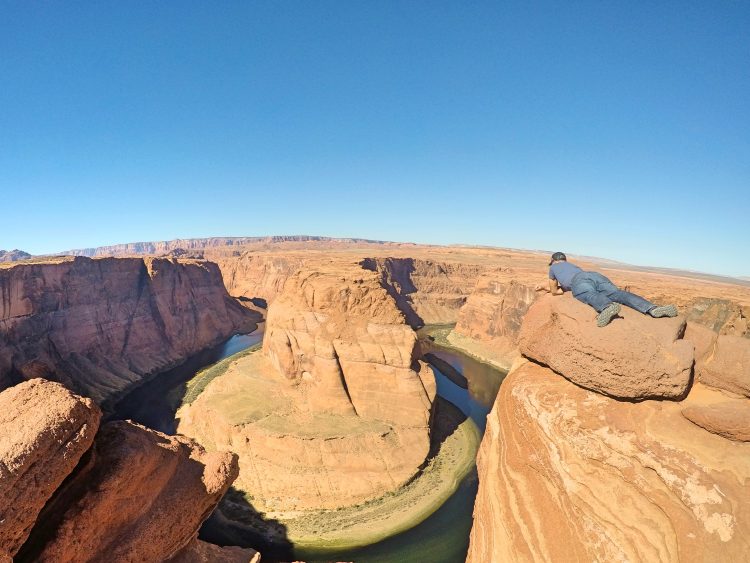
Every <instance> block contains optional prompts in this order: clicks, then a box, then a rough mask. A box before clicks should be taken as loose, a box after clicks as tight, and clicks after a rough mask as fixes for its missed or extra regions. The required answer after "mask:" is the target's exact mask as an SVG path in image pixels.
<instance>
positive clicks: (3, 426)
mask: <svg viewBox="0 0 750 563" xmlns="http://www.w3.org/2000/svg"><path fill="white" fill-rule="evenodd" d="M100 417H101V412H100V411H99V409H98V408H97V406H96V405H94V404H93V402H92V401H91V399H84V398H82V397H79V396H77V395H74V394H73V393H71V392H70V391H68V390H67V389H65V388H64V387H63V386H62V385H60V384H59V383H52V382H49V381H44V380H42V379H33V380H31V381H27V382H25V383H21V384H20V385H17V386H15V387H13V388H11V389H7V390H5V391H3V392H2V393H0V561H1V560H2V555H1V554H2V552H7V553H8V554H10V555H15V554H16V552H17V551H18V549H19V548H20V547H21V545H22V544H23V542H24V541H25V540H26V537H27V536H28V534H29V531H30V530H31V527H32V526H33V524H34V522H35V521H36V518H37V516H38V514H39V512H40V511H41V509H42V508H43V507H44V505H45V503H46V502H47V500H49V498H50V497H51V496H52V494H53V493H54V491H55V489H57V487H59V486H60V484H61V483H62V482H63V480H64V479H65V478H66V477H67V476H68V474H69V473H70V472H71V471H72V470H73V468H74V467H75V466H76V464H77V463H78V460H79V459H80V458H81V456H82V455H83V454H84V452H85V451H86V450H88V448H89V447H90V446H91V443H92V442H93V440H94V434H95V433H96V430H97V428H98V427H99V419H100Z"/></svg>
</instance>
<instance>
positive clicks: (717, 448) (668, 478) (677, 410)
mask: <svg viewBox="0 0 750 563" xmlns="http://www.w3.org/2000/svg"><path fill="white" fill-rule="evenodd" d="M692 395H693V393H692V392H691V394H690V395H689V396H688V397H687V399H685V401H683V402H682V403H677V402H672V401H643V402H637V403H636V402H629V401H618V400H614V399H611V398H608V397H604V396H602V395H600V394H598V393H593V392H590V391H587V390H585V389H582V388H580V387H578V386H576V385H572V384H571V383H570V382H568V381H567V380H565V379H563V378H561V377H558V376H557V375H556V374H555V373H554V372H552V371H551V370H550V369H548V368H545V367H543V366H540V365H537V364H534V363H531V362H525V363H520V364H519V365H516V366H515V367H514V369H513V370H512V371H511V373H510V374H509V375H508V377H507V378H506V379H505V381H504V382H503V384H502V386H501V387H500V393H499V395H498V397H497V400H496V402H495V405H494V408H493V410H492V411H491V412H490V414H489V415H488V418H487V422H488V424H487V431H486V433H485V435H484V439H483V440H482V445H481V448H480V452H479V456H478V461H477V464H478V472H479V492H478V494H477V499H476V504H475V508H474V526H473V528H472V531H471V543H470V548H469V554H468V559H467V561H468V562H470V563H484V562H486V561H630V562H633V563H636V562H640V561H642V562H650V561H674V562H677V561H680V562H696V563H697V562H705V561H727V562H730V561H747V560H748V559H749V558H750V542H748V540H747V538H748V537H750V503H748V502H747V499H748V498H750V443H744V442H735V441H731V440H726V439H724V438H722V437H720V436H717V435H714V434H711V433H709V432H705V431H703V430H702V429H701V428H699V427H697V426H695V425H694V424H692V423H690V422H689V421H688V420H687V419H685V418H684V417H683V416H682V414H681V411H682V409H683V408H684V407H685V406H689V405H691V404H692V402H693V400H692Z"/></svg>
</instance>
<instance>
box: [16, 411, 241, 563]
mask: <svg viewBox="0 0 750 563" xmlns="http://www.w3.org/2000/svg"><path fill="white" fill-rule="evenodd" d="M237 472H238V467H237V459H236V456H234V455H233V454H230V453H219V452H215V453H207V452H205V451H204V450H203V449H202V448H201V447H200V446H199V445H198V444H196V443H195V442H194V441H192V440H190V439H188V438H185V437H181V436H166V435H164V434H161V433H159V432H155V431H152V430H148V429H146V428H144V427H142V426H139V425H137V424H133V423H129V422H110V423H107V424H105V425H104V426H102V428H101V430H100V431H99V433H98V435H97V437H96V440H95V443H94V447H93V449H92V451H91V453H90V454H89V456H88V459H87V462H86V463H85V465H83V466H81V467H79V468H78V470H77V471H76V473H75V474H74V475H73V476H72V478H71V479H70V480H68V481H67V482H66V483H65V485H64V486H63V487H62V488H61V489H60V490H59V491H58V492H57V494H56V495H55V497H54V498H53V500H52V501H51V502H50V504H49V505H48V506H47V508H46V509H45V511H44V512H43V513H42V515H41V517H40V519H39V522H38V523H37V526H36V527H35V528H34V531H33V533H32V535H31V536H30V539H29V542H28V543H27V545H26V546H25V547H24V550H23V551H22V553H21V554H20V558H21V560H24V561H32V560H33V561H54V562H56V563H57V562H66V561H67V562H71V563H72V562H80V561H113V562H119V561H165V560H168V559H169V558H171V557H173V556H175V555H177V553H178V552H179V551H180V550H181V549H183V548H185V547H186V546H187V545H188V544H189V543H190V542H191V541H192V540H193V539H194V538H195V536H196V534H197V530H198V528H199V526H200V524H201V522H203V521H204V520H205V519H206V518H207V517H208V516H209V515H210V513H211V511H212V510H213V509H214V507H215V506H216V504H217V503H218V502H219V500H220V499H221V497H222V496H223V494H224V493H225V492H226V490H227V489H228V487H229V485H230V484H231V483H232V481H233V480H234V478H235V477H236V476H237Z"/></svg>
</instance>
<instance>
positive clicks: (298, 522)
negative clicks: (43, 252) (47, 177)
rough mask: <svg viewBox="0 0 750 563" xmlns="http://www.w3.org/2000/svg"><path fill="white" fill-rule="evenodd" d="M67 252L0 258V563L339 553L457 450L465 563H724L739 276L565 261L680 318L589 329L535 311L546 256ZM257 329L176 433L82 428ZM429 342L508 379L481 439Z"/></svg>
mask: <svg viewBox="0 0 750 563" xmlns="http://www.w3.org/2000/svg"><path fill="white" fill-rule="evenodd" d="M182 251H184V252H182ZM77 254H79V255H78V256H76V257H62V256H61V257H50V258H44V259H41V258H40V259H32V260H24V261H22V262H17V263H14V262H6V263H3V264H2V265H0V313H1V315H0V390H3V389H5V390H4V391H2V392H1V393H0V406H2V408H0V412H2V413H3V414H2V415H0V428H2V429H3V432H2V434H1V436H2V437H0V476H1V477H2V480H0V493H2V494H0V560H2V557H3V556H5V557H6V558H7V557H13V556H15V557H16V558H17V559H18V560H71V561H72V560H84V559H85V558H86V557H89V558H90V560H96V559H97V557H99V555H97V554H103V553H108V554H111V556H112V559H111V560H115V561H128V560H136V559H143V558H146V559H149V560H167V559H170V558H174V559H173V560H175V561H201V560H206V561H208V560H214V561H222V560H225V561H249V560H251V559H257V557H258V554H256V553H255V552H253V551H248V550H247V549H242V548H238V547H237V548H231V547H224V548H222V547H219V546H214V545H212V544H209V543H206V542H205V541H202V540H201V539H198V537H197V535H198V529H199V528H200V526H201V524H202V523H203V522H204V521H206V520H208V522H209V524H211V525H212V526H213V527H216V526H219V527H221V526H225V527H227V528H230V527H237V526H239V524H238V522H239V523H240V524H242V523H243V522H244V524H246V525H247V527H249V528H252V529H254V530H256V531H257V530H260V531H261V532H262V531H263V530H265V531H266V532H268V533H271V531H269V527H268V526H269V525H270V524H273V523H274V522H275V523H276V529H280V528H279V523H281V524H282V525H283V526H282V527H285V538H286V539H287V540H289V539H290V538H291V539H292V540H295V541H297V542H300V543H302V544H304V543H305V542H308V543H309V544H310V545H315V542H316V541H319V542H320V541H327V542H330V543H331V544H337V545H347V546H357V545H363V542H372V541H377V540H378V539H382V538H383V537H386V536H387V535H389V534H394V533H396V532H398V531H403V530H404V529H406V527H409V526H414V525H415V524H417V523H418V522H420V521H422V520H424V519H425V518H427V517H428V516H429V514H430V513H431V512H433V511H434V510H435V509H436V508H437V507H438V506H439V505H440V504H442V503H443V502H444V501H445V500H446V499H447V498H448V497H450V495H451V494H453V492H454V491H455V490H456V488H457V487H458V483H459V482H460V481H461V480H462V479H464V477H465V476H466V475H468V474H469V472H470V471H472V470H473V455H474V452H475V450H476V448H477V447H478V448H479V457H478V461H477V470H478V479H479V491H478V493H477V497H476V503H475V506H474V519H473V527H472V530H471V537H470V543H469V551H468V560H469V561H505V560H508V561H544V560H579V559H599V560H610V559H620V560H630V561H651V560H663V561H693V560H695V561H703V560H707V559H711V560H726V561H729V560H742V559H746V558H747V557H748V556H750V547H749V544H748V542H747V539H746V538H747V537H748V532H749V531H750V530H749V528H750V513H749V512H748V510H750V506H748V504H747V502H746V500H745V499H747V498H750V490H749V489H748V483H750V466H749V465H748V460H750V450H748V448H750V441H749V437H750V430H749V428H750V420H749V419H748V414H747V413H748V412H750V409H748V407H749V406H750V403H749V402H748V400H749V399H750V371H748V370H750V328H748V317H749V316H750V284H748V283H747V282H743V281H741V280H731V279H725V278H720V277H717V276H706V275H700V274H692V273H688V272H665V271H648V270H644V269H639V268H634V267H628V266H626V265H621V264H616V263H610V262H606V261H597V260H595V259H590V258H581V259H579V260H576V259H575V258H572V257H571V259H572V260H574V261H575V262H576V263H578V264H580V265H581V266H582V267H584V268H585V269H596V270H598V271H602V272H603V273H605V275H607V276H608V277H610V278H611V279H612V280H613V281H614V282H615V283H617V284H618V285H620V286H621V287H626V288H628V289H629V290H631V291H634V292H636V293H639V294H642V295H644V297H647V298H649V299H651V300H654V301H655V302H660V303H666V302H674V303H676V304H677V305H678V307H679V309H680V316H679V317H677V318H675V319H651V318H647V317H644V316H641V315H639V314H637V313H635V312H633V311H630V310H627V311H623V313H622V314H621V318H618V319H616V320H615V321H613V323H612V325H611V326H609V327H605V329H598V328H597V327H596V326H595V325H594V321H593V318H594V313H593V311H592V310H591V309H589V308H587V307H586V306H584V305H582V304H581V303H579V302H577V301H575V300H574V299H572V298H571V297H570V296H569V295H564V296H561V297H552V296H549V295H545V294H541V293H540V292H537V291H535V289H534V288H535V285H536V284H537V283H539V282H544V281H545V278H546V270H547V266H546V264H547V261H548V258H547V257H548V254H547V253H539V252H529V251H519V250H509V249H493V248H471V247H437V246H418V245H412V244H406V243H381V242H377V241H367V240H363V239H323V238H320V237H260V238H234V239H232V238H214V239H185V240H178V241H165V242H163V243H134V244H129V245H118V246H115V247H106V248H102V249H86V250H83V251H77ZM158 255H164V256H158ZM87 256H90V257H87ZM190 256H192V258H191V257H190ZM198 256H200V257H202V258H198ZM92 257H96V258H92ZM263 321H265V322H263ZM261 323H262V326H264V338H263V344H262V347H260V348H257V349H250V350H248V351H246V352H242V353H240V354H237V355H235V356H232V357H230V358H228V359H227V360H225V361H224V362H222V363H221V369H214V370H213V371H211V374H210V377H207V376H205V374H203V375H201V374H198V375H199V376H200V379H201V381H202V382H201V384H200V386H199V387H196V386H194V383H195V382H193V381H191V382H188V384H187V390H188V392H189V396H188V395H185V396H184V397H182V406H181V408H180V409H179V410H178V411H177V430H178V432H179V435H176V436H168V435H165V434H161V433H159V432H156V431H154V430H151V429H148V428H145V427H143V426H140V425H138V424H135V423H132V422H125V421H106V422H104V423H102V422H101V420H102V409H103V410H104V412H105V414H106V412H107V411H108V410H109V409H110V408H111V407H112V406H113V405H114V404H115V403H116V402H117V401H118V400H119V399H120V398H122V397H123V396H124V395H125V394H127V393H128V392H130V391H131V390H132V389H134V388H135V387H137V386H139V385H143V384H145V383H146V382H148V381H149V380H150V379H152V378H154V377H158V374H160V373H163V372H164V371H165V370H167V369H168V368H171V367H174V366H176V365H179V364H180V363H182V362H183V361H185V360H186V359H187V358H188V357H190V356H192V355H193V354H195V353H197V352H199V351H200V350H204V349H206V348H209V347H211V346H213V345H216V344H218V343H220V342H222V341H224V340H226V339H227V338H229V337H230V336H231V335H233V334H237V333H246V332H251V331H253V330H255V328H256V327H257V326H258V325H259V324H261ZM437 325H439V326H440V327H442V328H440V330H439V331H438V332H434V333H433V334H438V333H439V334H440V335H441V336H440V337H437V336H436V337H435V340H436V341H438V340H439V341H440V343H441V345H443V346H445V347H446V349H450V348H453V349H455V350H460V351H461V352H462V353H465V354H468V355H470V356H472V357H473V358H476V359H477V360H481V361H482V362H486V363H488V364H491V365H493V366H495V367H497V368H499V369H503V370H510V373H509V374H508V376H507V378H506V379H505V380H504V381H503V383H502V385H500V392H499V393H498V394H497V397H496V398H495V397H494V393H491V396H490V397H489V403H490V404H492V403H494V405H493V406H492V410H491V411H490V412H489V414H488V415H487V420H486V423H487V430H486V432H485V433H484V437H483V438H482V439H481V446H480V445H479V439H480V436H481V433H480V431H479V430H478V429H477V427H476V425H475V423H474V422H472V421H471V420H470V419H467V418H466V417H465V416H461V413H460V411H458V410H457V408H456V407H455V406H453V405H451V404H450V403H449V402H448V401H446V400H445V399H444V398H442V397H440V396H438V393H437V387H438V383H439V382H440V381H442V380H441V379H440V377H442V375H441V374H440V373H439V371H440V367H441V364H440V362H439V361H435V362H434V364H432V365H431V363H430V362H429V361H426V360H425V358H428V357H427V356H425V352H426V351H427V350H426V349H424V347H425V345H424V343H423V342H420V339H419V337H418V335H417V332H416V330H417V329H419V328H420V327H423V326H428V327H429V326H437ZM212 369H213V368H212ZM443 370H444V371H445V370H447V368H446V367H443ZM459 375H461V374H460V373H459ZM473 384H474V383H473V382H471V381H469V383H468V387H469V389H471V387H472V385H473ZM191 385H193V386H192V387H191ZM105 420H106V419H105ZM24 421H28V422H24ZM482 426H483V425H482ZM59 448H62V450H59ZM57 451H62V452H65V453H64V455H62V456H60V455H58V454H57V453H53V452H57ZM441 456H443V457H441ZM52 458H54V459H55V460H56V461H55V463H50V464H46V463H42V464H40V463H38V462H39V461H40V460H49V459H52ZM447 460H450V461H451V463H445V462H446V461H447ZM446 466H452V467H453V469H452V471H450V470H446V468H445V467H446ZM39 472H42V473H39ZM39 482H42V483H44V486H43V487H38V488H34V487H31V486H30V483H39ZM87 483H93V484H94V486H89V485H87ZM144 483H145V484H147V485H148V486H145V487H144V486H143V484H144ZM420 483H424V485H420ZM230 486H233V487H234V488H232V489H231V490H230ZM420 487H422V489H420ZM427 489H430V491H431V493H432V494H433V496H430V495H429V494H427V493H425V490H427ZM225 493H227V494H225ZM409 495H411V496H409ZM122 498H131V499H136V498H137V499H141V500H142V502H141V501H138V502H135V501H132V502H129V503H126V504H127V507H128V510H124V511H123V510H114V507H115V506H118V507H121V506H122V504H123V503H118V501H117V499H122ZM388 499H395V501H393V502H392V503H391V504H387V501H388ZM379 503H384V504H379ZM420 503H421V504H420ZM131 504H132V506H131ZM384 506H385V507H387V510H386V511H384V510H385V509H383V507H384ZM217 507H218V508H217ZM412 507H416V508H413V510H412ZM400 510H401V511H404V512H407V513H408V512H409V511H410V510H412V512H411V513H409V514H408V518H404V519H403V520H402V521H400V522H396V521H397V520H398V518H397V517H396V514H397V513H398V512H399V511H400ZM388 511H390V512H388ZM170 513H172V514H173V513H180V514H181V515H182V514H184V518H180V519H179V521H177V522H175V521H174V519H171V518H170V517H169V514H170ZM337 513H338V517H339V519H340V521H341V522H344V521H346V520H347V518H348V519H349V520H348V523H347V524H340V525H339V524H336V525H334V524H331V522H334V520H335V518H334V516H335V515H336V514H337ZM363 515H364V516H363ZM357 518H364V520H363V521H365V522H367V520H366V518H372V520H370V522H376V523H377V525H373V526H371V527H372V528H373V529H374V528H377V527H380V528H381V529H382V530H385V529H386V528H387V525H386V524H388V521H389V520H393V522H392V524H393V525H392V526H391V528H388V531H387V532H383V533H382V534H381V535H380V536H379V537H374V536H372V535H370V536H368V535H367V534H366V533H365V532H364V531H363V528H364V527H366V526H365V525H363V524H362V523H361V522H360V525H359V527H357V526H356V525H354V524H352V521H355V520H356V519H357ZM84 523H88V524H86V525H85V526H84ZM264 523H265V524H266V526H267V527H266V528H263V524H264ZM326 523H328V524H326ZM326 526H330V527H331V528H330V529H328V528H327V527H326ZM336 526H338V528H336ZM240 527H241V526H240ZM334 528H335V529H334ZM347 535H348V536H349V537H348V538H347ZM347 542H348V543H347Z"/></svg>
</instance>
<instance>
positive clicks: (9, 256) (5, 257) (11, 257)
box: [0, 248, 31, 262]
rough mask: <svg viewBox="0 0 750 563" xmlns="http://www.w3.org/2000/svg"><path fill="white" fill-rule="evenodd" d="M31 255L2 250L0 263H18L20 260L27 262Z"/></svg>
mask: <svg viewBox="0 0 750 563" xmlns="http://www.w3.org/2000/svg"><path fill="white" fill-rule="evenodd" d="M29 258H31V254H29V253H28V252H24V251H23V250H18V249H17V248H16V249H14V250H0V262H16V261H18V260H27V259H29Z"/></svg>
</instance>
